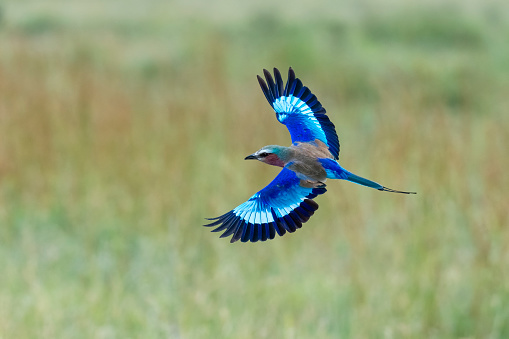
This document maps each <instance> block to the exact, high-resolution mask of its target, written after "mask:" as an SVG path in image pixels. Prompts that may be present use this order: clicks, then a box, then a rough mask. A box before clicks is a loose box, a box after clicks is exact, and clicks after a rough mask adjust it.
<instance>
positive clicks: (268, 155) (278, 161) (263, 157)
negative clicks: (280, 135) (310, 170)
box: [244, 145, 288, 167]
mask: <svg viewBox="0 0 509 339" xmlns="http://www.w3.org/2000/svg"><path fill="white" fill-rule="evenodd" d="M287 148H288V147H283V146H277V145H269V146H265V147H262V148H260V149H259V150H258V151H256V152H254V153H253V154H251V155H248V156H247V157H246V158H245V159H244V160H251V159H253V160H260V161H261V162H264V163H266V164H269V165H272V166H278V167H285V165H286V162H285V158H286V155H287V153H288V152H287Z"/></svg>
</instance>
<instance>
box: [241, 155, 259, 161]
mask: <svg viewBox="0 0 509 339" xmlns="http://www.w3.org/2000/svg"><path fill="white" fill-rule="evenodd" d="M253 159H255V160H256V159H258V158H257V157H256V156H254V155H253V154H251V155H248V156H247V157H245V158H244V160H253Z"/></svg>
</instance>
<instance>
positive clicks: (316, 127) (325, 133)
mask: <svg viewBox="0 0 509 339" xmlns="http://www.w3.org/2000/svg"><path fill="white" fill-rule="evenodd" d="M263 74H264V75H265V79H266V80H267V83H265V81H264V80H263V79H262V78H261V77H260V76H257V77H258V82H259V83H260V86H261V88H262V91H263V93H264V94H265V97H266V98H267V100H268V101H269V103H270V105H271V106H272V108H274V111H276V117H277V119H278V120H279V122H280V123H282V124H284V125H286V127H288V130H289V131H290V135H291V137H292V142H296V141H300V142H309V141H314V140H315V139H318V140H321V141H322V142H323V143H325V144H326V145H327V146H328V147H329V151H330V152H331V154H332V155H333V156H334V159H336V160H337V159H338V157H339V140H338V135H337V134H336V129H335V127H334V124H333V123H332V122H331V121H330V120H329V117H328V116H327V115H326V112H325V108H323V107H322V104H320V102H319V101H318V99H317V98H316V96H315V95H314V94H313V93H311V91H310V90H309V88H307V87H306V86H303V85H302V82H301V81H300V79H298V78H295V72H294V71H293V69H292V68H291V67H290V69H289V70H288V81H287V82H286V86H285V88H284V89H283V80H282V78H281V73H279V70H278V69H277V68H274V76H275V78H276V81H275V82H274V80H273V79H272V75H271V74H270V73H269V71H267V70H265V69H264V70H263Z"/></svg>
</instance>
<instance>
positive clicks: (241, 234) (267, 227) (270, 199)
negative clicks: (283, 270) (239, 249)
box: [205, 168, 327, 242]
mask: <svg viewBox="0 0 509 339" xmlns="http://www.w3.org/2000/svg"><path fill="white" fill-rule="evenodd" d="M326 191H327V190H326V189H325V185H323V186H321V187H317V188H305V187H302V186H300V179H299V178H297V175H296V174H295V172H293V171H291V170H289V169H286V168H283V170H282V171H281V172H280V173H279V174H278V176H277V177H276V178H274V180H272V182H271V183H270V184H268V185H267V186H266V187H265V188H264V189H262V190H261V191H259V192H258V193H256V194H255V195H253V196H252V197H251V198H250V199H249V200H248V201H246V202H245V203H243V204H242V205H239V206H237V207H236V208H235V209H233V210H232V211H230V212H228V213H226V214H223V215H222V216H220V217H217V218H212V219H209V220H215V221H214V222H212V223H210V224H208V225H205V226H208V227H212V226H217V228H215V229H214V230H212V232H221V231H224V233H223V234H222V235H221V238H224V237H228V236H230V235H233V236H232V239H231V241H230V242H235V241H237V240H241V241H242V242H247V241H251V242H256V241H259V240H261V241H265V240H267V239H273V238H274V237H275V236H276V233H277V234H278V235H279V236H282V235H284V234H285V233H286V232H287V231H288V232H290V233H292V232H295V230H296V229H297V228H301V227H302V224H303V223H305V222H306V221H308V220H309V218H310V217H311V216H312V215H313V214H314V213H315V211H316V210H317V209H318V204H317V203H316V202H314V201H313V200H311V199H313V198H315V197H316V196H317V195H319V194H323V193H325V192H326Z"/></svg>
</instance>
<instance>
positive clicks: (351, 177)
mask: <svg viewBox="0 0 509 339" xmlns="http://www.w3.org/2000/svg"><path fill="white" fill-rule="evenodd" d="M346 180H348V181H351V182H353V183H356V184H359V185H363V186H367V187H371V188H374V189H377V190H379V191H383V192H392V193H403V194H417V193H416V192H405V191H397V190H393V189H392V188H388V187H385V186H382V185H380V184H379V183H377V182H374V181H371V180H368V179H365V178H363V177H359V176H358V175H355V174H353V173H349V174H348V176H347V177H346Z"/></svg>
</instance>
